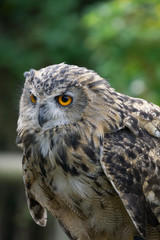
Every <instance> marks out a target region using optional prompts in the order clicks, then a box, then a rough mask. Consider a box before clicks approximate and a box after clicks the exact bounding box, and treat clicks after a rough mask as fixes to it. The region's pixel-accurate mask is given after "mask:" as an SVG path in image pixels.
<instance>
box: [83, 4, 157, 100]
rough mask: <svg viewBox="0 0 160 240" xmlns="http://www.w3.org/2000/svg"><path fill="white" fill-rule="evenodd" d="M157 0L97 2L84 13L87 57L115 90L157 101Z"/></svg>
mask: <svg viewBox="0 0 160 240" xmlns="http://www.w3.org/2000/svg"><path fill="white" fill-rule="evenodd" d="M159 13H160V3H159V1H158V0H157V1H156V0H149V1H145V0H141V1H139V0H118V1H110V2H108V3H107V2H105V1H104V3H100V4H96V5H94V6H92V7H91V8H90V9H89V10H88V12H86V14H85V15H84V17H83V22H82V23H83V26H84V27H85V28H86V32H87V38H86V46H87V47H88V48H89V49H90V50H91V51H92V54H91V56H90V59H89V61H91V63H92V64H93V66H94V68H95V69H96V70H97V71H98V72H99V73H101V74H102V75H103V76H104V77H106V78H108V77H109V79H110V83H111V85H112V86H114V87H115V88H116V89H117V90H119V91H121V92H125V93H128V94H131V95H135V96H140V97H144V98H146V99H148V100H150V101H153V102H155V103H160V98H159V91H160V68H159V60H160V14H159Z"/></svg>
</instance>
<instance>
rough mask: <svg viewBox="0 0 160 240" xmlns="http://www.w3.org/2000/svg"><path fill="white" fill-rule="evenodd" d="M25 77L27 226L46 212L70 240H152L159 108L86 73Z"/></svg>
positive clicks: (159, 175) (159, 158)
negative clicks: (61, 100)
mask: <svg viewBox="0 0 160 240" xmlns="http://www.w3.org/2000/svg"><path fill="white" fill-rule="evenodd" d="M25 77H26V81H25V85H24V89H23V94H22V97H21V101H20V112H19V119H18V127H17V143H18V145H19V146H20V147H21V148H22V149H23V152H24V154H23V178H24V184H25V190H26V196H27V202H28V206H29V209H30V213H31V215H32V217H33V219H34V220H35V222H36V223H37V224H39V225H41V226H45V225H46V221H47V210H48V211H49V212H50V213H51V214H52V215H53V216H54V217H55V218H57V219H58V221H59V223H60V225H61V226H62V228H63V229H64V230H65V231H66V233H67V235H68V236H69V238H70V239H72V240H122V239H123V240H133V239H137V240H138V239H145V240H158V239H160V226H159V224H160V139H159V138H160V108H159V107H158V106H156V105H154V104H152V103H149V102H147V101H145V100H142V99H137V98H132V97H129V96H126V95H123V94H120V93H118V92H116V91H115V90H114V89H113V88H111V87H110V85H109V84H108V82H107V80H105V79H103V78H101V77H100V76H99V75H98V74H96V73H95V72H94V71H91V70H88V69H86V68H80V67H77V66H72V65H67V64H64V63H62V64H57V65H52V66H49V67H46V68H42V69H40V70H39V71H36V70H31V71H30V72H27V73H25ZM31 96H32V97H34V101H31ZM58 96H70V97H71V98H72V102H71V103H70V104H68V105H67V106H62V105H61V104H60V103H58V102H57V97H58ZM65 101H66V100H65Z"/></svg>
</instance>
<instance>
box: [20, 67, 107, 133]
mask: <svg viewBox="0 0 160 240" xmlns="http://www.w3.org/2000/svg"><path fill="white" fill-rule="evenodd" d="M97 76H98V75H96V74H95V73H94V72H93V71H90V70H87V69H85V68H79V67H77V66H69V65H66V64H58V65H53V66H50V67H47V68H43V69H41V70H39V71H35V70H31V71H30V72H26V73H25V77H26V82H25V85H24V90H23V94H22V97H21V101H20V116H19V120H18V129H21V128H22V126H23V128H24V126H25V127H27V128H34V129H43V130H46V129H50V128H52V127H55V126H62V125H67V124H74V123H76V122H77V121H81V120H82V119H83V118H85V115H87V116H88V114H90V111H91V109H92V108H93V106H94V108H95V106H96V105H97V102H101V101H100V100H98V94H96V93H95V91H93V90H92V89H91V88H92V87H93V88H95V89H96V87H97V86H99V85H98V84H97V85H96V84H95V85H94V82H95V83H97V79H96V81H95V77H97ZM98 77H99V76H98ZM98 81H101V78H100V77H99V79H98ZM103 81H104V80H103ZM86 83H87V84H88V85H87V84H86ZM89 84H90V85H89ZM89 86H90V87H89ZM94 101H96V104H95V105H94ZM91 105H92V107H91ZM93 112H94V113H95V112H98V111H95V109H93ZM94 113H92V114H90V115H92V117H93V116H94Z"/></svg>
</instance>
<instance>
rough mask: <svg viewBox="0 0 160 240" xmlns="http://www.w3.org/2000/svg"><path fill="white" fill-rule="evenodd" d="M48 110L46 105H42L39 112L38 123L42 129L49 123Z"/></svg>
mask: <svg viewBox="0 0 160 240" xmlns="http://www.w3.org/2000/svg"><path fill="white" fill-rule="evenodd" d="M47 113H48V108H47V106H46V105H45V104H42V105H40V107H39V112H38V122H39V125H40V126H41V127H43V125H44V123H46V122H47V121H48V117H47V116H48V114H47Z"/></svg>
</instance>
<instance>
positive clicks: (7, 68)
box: [0, 0, 160, 240]
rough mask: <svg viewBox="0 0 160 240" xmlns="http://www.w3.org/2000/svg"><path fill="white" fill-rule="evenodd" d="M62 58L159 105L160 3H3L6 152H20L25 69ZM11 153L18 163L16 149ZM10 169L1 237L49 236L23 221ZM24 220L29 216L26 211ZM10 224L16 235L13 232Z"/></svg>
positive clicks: (1, 111)
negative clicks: (18, 131)
mask: <svg viewBox="0 0 160 240" xmlns="http://www.w3.org/2000/svg"><path fill="white" fill-rule="evenodd" d="M60 62H66V63H68V64H76V65H79V66H85V67H87V68H90V69H93V70H95V71H96V72H98V73H99V74H100V75H101V76H103V77H104V78H107V79H108V81H109V82H110V84H111V86H112V87H114V88H116V90H117V91H120V92H122V93H125V94H129V95H132V96H135V97H142V98H145V99H146V100H148V101H152V102H153V103H156V104H158V105H160V97H159V92H160V67H159V64H160V1H159V0H148V1H146V0H111V1H104V0H103V1H101V0H61V1H59V0H45V1H42V0H39V1H26V0H1V3H0V76H1V79H0V151H1V152H15V151H18V149H17V147H16V145H15V138H16V121H17V116H18V103H19V98H20V95H21V92H22V88H23V83H24V77H23V73H24V72H25V71H28V70H29V69H31V68H34V69H39V68H41V67H45V66H47V65H51V64H55V63H60ZM8 158H9V161H13V158H12V154H10V155H9V157H8ZM0 159H2V160H3V159H4V155H2V156H1V158H0ZM18 159H19V158H18ZM0 161H1V160H0ZM1 162H2V161H1ZM0 164H1V163H0ZM15 164H16V163H15ZM7 166H9V165H7ZM0 168H1V165H0ZM8 168H9V167H7V168H5V174H3V173H4V172H2V170H0V174H1V179H0V185H1V187H2V190H3V191H2V192H1V195H0V239H3V240H12V239H13V240H16V239H20V238H19V237H17V236H18V233H19V232H20V231H21V232H23V233H24V232H25V236H26V237H25V238H23V239H26V240H28V239H32V238H35V236H34V234H33V232H34V231H37V230H36V229H38V232H39V233H40V234H39V235H40V236H39V235H38V238H39V239H47V240H49V239H50V238H49V235H45V234H46V232H47V233H48V232H50V230H46V231H45V230H43V232H44V233H43V234H44V235H43V234H41V231H42V230H40V228H39V227H37V226H36V225H34V223H30V222H26V221H27V220H26V218H27V217H26V214H28V212H27V209H26V202H25V197H24V189H23V183H22V179H21V172H19V177H17V178H15V177H14V176H12V177H11V176H10V172H7V171H8ZM15 171H16V170H15ZM17 204H19V205H21V204H22V206H24V207H23V208H21V207H20V206H19V205H17ZM8 206H9V210H7V208H8ZM15 206H17V208H16V207H15ZM5 209H6V210H5ZM15 209H18V210H15ZM2 210H3V211H2ZM17 211H18V213H19V215H18V216H17V215H16V216H15V214H16V213H17ZM26 212H27V213H26ZM6 214H7V215H6ZM13 215H14V216H15V217H13ZM11 216H12V218H10V217H11ZM24 219H25V220H24ZM27 219H29V220H28V221H30V220H31V219H30V216H29V215H28V218H27ZM4 221H5V222H6V224H7V222H8V224H9V225H8V226H7V225H6V226H5V224H4ZM23 223H24V224H23ZM32 224H33V225H32ZM51 225H52V224H51ZM35 226H36V227H35ZM8 228H9V229H11V228H12V229H14V230H13V232H12V233H11V232H10V234H9V232H8ZM15 229H17V230H16V231H15ZM33 229H34V230H33ZM48 229H50V228H48ZM15 232H16V233H15ZM32 235H33V237H31V236H32ZM27 236H28V237H27ZM53 238H54V237H52V239H53ZM21 239H22V237H21ZM54 239H57V240H59V239H64V238H62V237H61V238H59V239H58V238H54Z"/></svg>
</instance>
